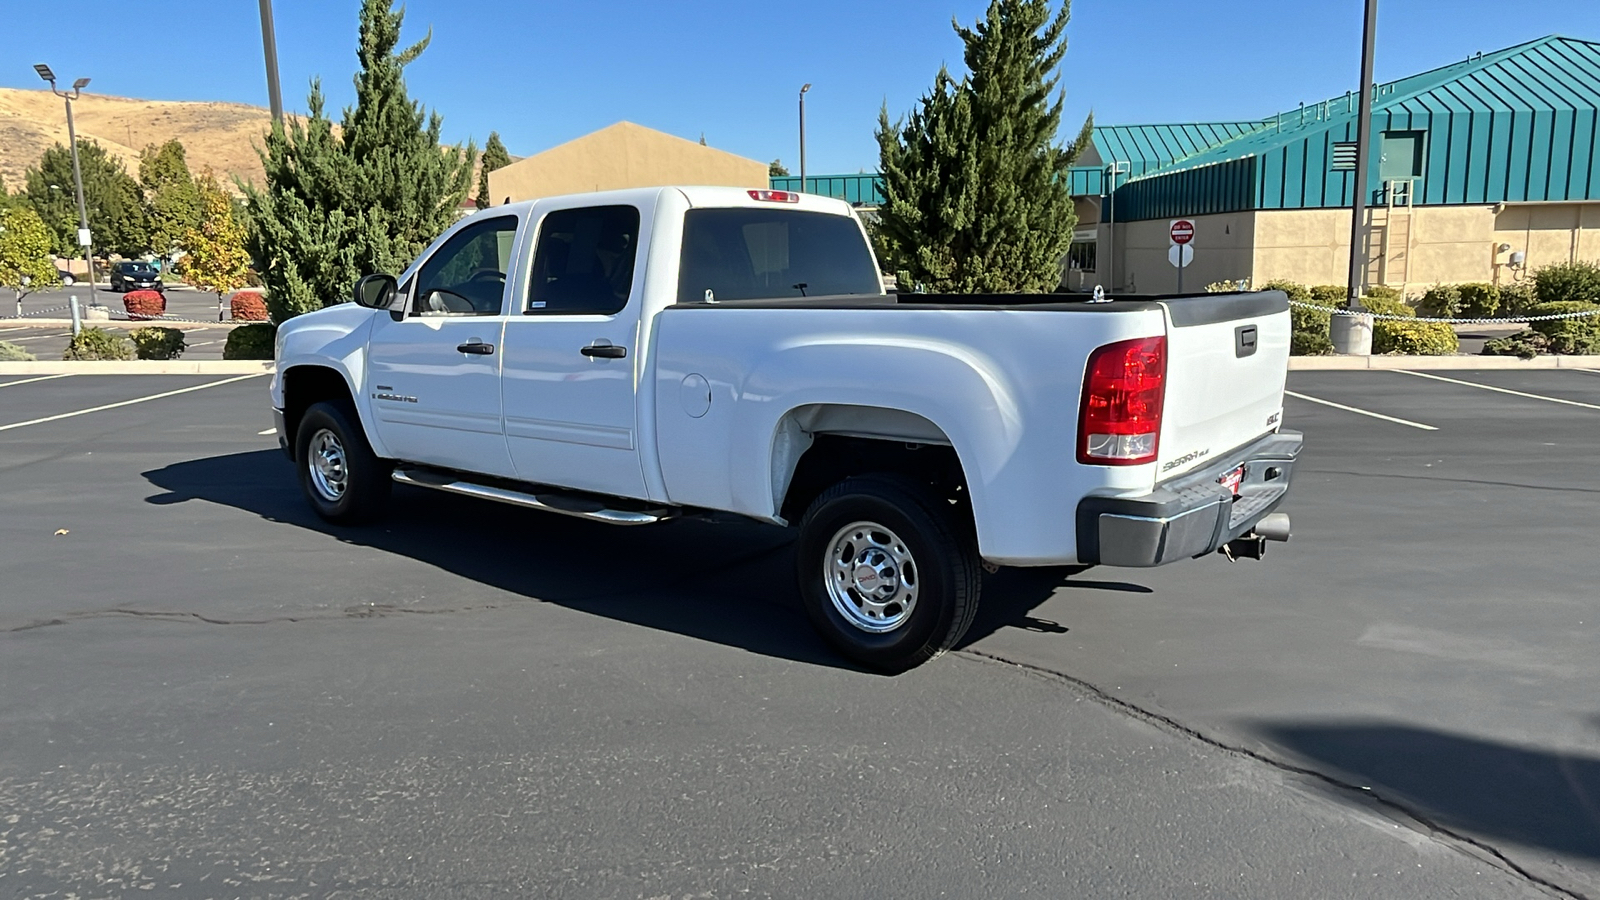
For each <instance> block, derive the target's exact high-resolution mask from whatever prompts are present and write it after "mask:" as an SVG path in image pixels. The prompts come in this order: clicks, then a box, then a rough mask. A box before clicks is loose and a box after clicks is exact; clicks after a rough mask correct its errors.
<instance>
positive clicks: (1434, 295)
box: [1417, 284, 1462, 319]
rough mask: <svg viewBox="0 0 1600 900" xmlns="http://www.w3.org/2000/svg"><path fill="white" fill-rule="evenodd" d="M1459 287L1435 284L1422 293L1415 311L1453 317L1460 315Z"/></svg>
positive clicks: (1443, 317) (1448, 317)
mask: <svg viewBox="0 0 1600 900" xmlns="http://www.w3.org/2000/svg"><path fill="white" fill-rule="evenodd" d="M1461 305H1462V299H1461V289H1460V288H1458V287H1456V286H1455V285H1453V284H1436V285H1434V286H1433V287H1431V288H1428V292H1427V293H1426V294H1423V295H1422V302H1420V303H1418V304H1417V311H1418V312H1420V313H1422V314H1423V315H1425V316H1436V317H1438V318H1441V319H1454V318H1456V317H1457V316H1459V315H1461Z"/></svg>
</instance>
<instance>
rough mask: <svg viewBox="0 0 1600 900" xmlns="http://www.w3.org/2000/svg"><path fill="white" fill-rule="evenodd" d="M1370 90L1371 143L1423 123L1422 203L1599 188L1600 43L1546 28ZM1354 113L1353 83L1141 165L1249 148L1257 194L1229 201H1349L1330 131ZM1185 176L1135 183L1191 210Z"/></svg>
mask: <svg viewBox="0 0 1600 900" xmlns="http://www.w3.org/2000/svg"><path fill="white" fill-rule="evenodd" d="M1375 90H1376V95H1375V97H1374V100H1373V133H1374V143H1375V146H1376V145H1379V144H1380V143H1381V140H1382V136H1383V135H1384V134H1385V133H1386V132H1420V133H1422V134H1423V135H1424V138H1423V141H1424V144H1423V151H1422V155H1423V158H1424V163H1423V168H1422V173H1421V174H1420V175H1419V176H1418V177H1417V178H1416V184H1415V193H1414V202H1415V203H1417V204H1419V205H1430V204H1432V205H1438V204H1448V203H1458V204H1464V203H1473V204H1476V203H1494V202H1499V201H1502V200H1504V201H1508V202H1518V201H1561V200H1595V199H1600V43H1595V42H1592V41H1583V40H1577V39H1575V38H1568V37H1561V36H1559V35H1552V36H1549V37H1544V38H1540V39H1538V40H1535V41H1530V42H1528V43H1525V44H1519V45H1517V46H1514V47H1508V48H1506V49H1504V50H1498V51H1495V52H1494V53H1487V54H1478V55H1476V56H1473V57H1471V58H1468V59H1466V60H1463V61H1461V62H1457V63H1452V64H1450V65H1447V66H1442V67H1440V68H1437V69H1433V70H1430V71H1428V72H1423V73H1420V74H1417V75H1411V76H1408V77H1406V78H1402V79H1399V80H1397V81H1392V82H1388V83H1386V84H1382V85H1379V86H1378V87H1377V88H1376V89H1375ZM1357 117H1358V111H1357V98H1356V97H1355V95H1354V94H1346V95H1344V96H1340V97H1335V98H1332V99H1330V100H1328V101H1325V102H1322V103H1317V104H1313V105H1311V106H1305V107H1297V108H1296V109H1294V110H1291V111H1288V112H1284V113H1280V114H1278V115H1275V116H1272V117H1269V118H1268V119H1266V120H1265V122H1264V123H1263V126H1262V127H1260V128H1258V129H1256V130H1254V131H1250V132H1248V133H1243V134H1240V135H1237V136H1235V137H1233V138H1231V139H1229V140H1226V141H1224V142H1221V143H1218V144H1214V145H1212V146H1210V147H1206V148H1203V149H1202V150H1200V151H1199V152H1197V153H1194V154H1191V155H1189V156H1187V157H1185V158H1181V159H1178V160H1175V161H1174V162H1172V163H1170V164H1167V165H1164V166H1162V167H1161V168H1159V169H1156V170H1154V171H1150V172H1147V174H1146V175H1145V179H1146V180H1160V179H1163V178H1166V177H1168V176H1171V175H1174V174H1176V173H1180V172H1185V171H1190V170H1194V169H1203V168H1206V167H1210V166H1218V165H1222V164H1226V163H1231V162H1233V161H1236V160H1240V159H1247V158H1249V159H1254V160H1256V163H1255V165H1254V168H1253V173H1252V174H1253V177H1254V179H1255V181H1256V189H1255V196H1254V198H1253V199H1252V200H1251V202H1250V203H1249V205H1244V206H1238V205H1234V206H1232V208H1233V209H1303V208H1317V207H1339V206H1348V205H1349V204H1350V202H1351V199H1352V197H1351V192H1352V191H1353V190H1354V185H1355V177H1354V173H1352V172H1336V171H1331V169H1330V166H1329V159H1330V155H1331V152H1332V145H1333V144H1334V143H1335V142H1339V141H1353V140H1355V132H1356V119H1357ZM1375 158H1376V154H1374V159H1375ZM1237 171H1238V170H1237V167H1230V169H1229V172H1230V173H1233V174H1236V173H1237ZM1135 180H1137V175H1135ZM1181 181H1182V185H1183V187H1181V188H1180V184H1179V182H1178V181H1174V182H1173V183H1172V184H1171V185H1168V186H1166V187H1162V186H1158V185H1149V186H1147V187H1145V188H1142V189H1140V190H1139V191H1138V192H1137V193H1138V194H1139V195H1140V196H1141V197H1145V198H1147V199H1149V200H1150V212H1151V215H1152V216H1153V217H1160V216H1165V215H1169V214H1174V213H1173V212H1172V211H1173V210H1174V209H1178V210H1179V211H1178V212H1177V213H1176V214H1194V213H1195V212H1196V211H1194V210H1191V211H1188V212H1184V211H1183V210H1181V209H1180V207H1181V206H1182V205H1183V203H1181V202H1179V201H1180V199H1181V198H1182V197H1185V196H1188V197H1192V196H1193V185H1194V184H1195V183H1196V179H1195V178H1186V179H1182V180H1181ZM1202 181H1203V179H1202ZM1227 181H1228V183H1229V189H1228V190H1227V191H1226V192H1225V193H1226V194H1227V196H1228V197H1229V198H1232V202H1237V198H1238V196H1239V195H1238V192H1237V190H1235V189H1234V187H1235V186H1234V185H1233V183H1232V182H1233V179H1232V178H1229V179H1227ZM1367 190H1368V191H1369V197H1370V198H1371V202H1380V201H1381V199H1382V191H1381V184H1380V182H1379V180H1378V167H1377V166H1376V165H1375V164H1369V172H1368V178H1367ZM1118 199H1119V201H1120V200H1121V199H1122V198H1121V197H1120V196H1119V198H1118ZM1158 199H1159V202H1157V201H1158ZM1175 204H1176V205H1175ZM1206 206H1207V207H1208V208H1209V207H1212V206H1215V204H1214V203H1211V202H1207V203H1206ZM1158 208H1159V209H1160V210H1161V211H1160V212H1159V213H1157V212H1156V210H1157V209H1158ZM1124 210H1127V214H1128V215H1129V216H1130V218H1132V217H1136V216H1137V210H1138V206H1136V205H1135V204H1134V203H1133V202H1131V197H1130V202H1129V203H1127V204H1122V203H1119V209H1118V213H1119V218H1120V217H1121V214H1123V212H1124Z"/></svg>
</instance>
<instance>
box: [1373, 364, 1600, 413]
mask: <svg viewBox="0 0 1600 900" xmlns="http://www.w3.org/2000/svg"><path fill="white" fill-rule="evenodd" d="M1390 371H1392V372H1399V373H1400V374H1401V375H1415V376H1417V377H1418V378H1431V379H1433V380H1434V381H1448V382H1449V383H1451V384H1459V385H1463V386H1465V387H1475V388H1478V389H1479V390H1484V391H1494V392H1495V393H1497V394H1510V395H1511V396H1513V397H1527V398H1528V399H1529V400H1543V401H1545V402H1546V403H1560V404H1561V405H1563V406H1581V407H1583V408H1584V409H1600V406H1596V405H1595V404H1593V403H1580V402H1578V401H1577V400H1563V399H1561V398H1560V397H1546V396H1545V395H1543V394H1530V393H1528V392H1526V391H1513V390H1511V389H1510V388H1503V387H1495V386H1494V385H1492V384H1479V383H1477V382H1476V381H1462V380H1461V379H1459V378H1446V377H1444V376H1443V375H1429V374H1428V373H1426V372H1413V371H1411V370H1410V369H1391V370H1390Z"/></svg>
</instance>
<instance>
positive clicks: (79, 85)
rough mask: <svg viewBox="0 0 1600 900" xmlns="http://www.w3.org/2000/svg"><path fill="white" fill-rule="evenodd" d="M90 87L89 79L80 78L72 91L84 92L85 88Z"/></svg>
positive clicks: (73, 84)
mask: <svg viewBox="0 0 1600 900" xmlns="http://www.w3.org/2000/svg"><path fill="white" fill-rule="evenodd" d="M88 86H89V79H87V78H79V79H78V80H77V81H74V82H73V83H72V89H73V90H75V91H81V90H83V89H84V88H86V87H88Z"/></svg>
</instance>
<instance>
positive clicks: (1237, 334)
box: [1156, 291, 1289, 481]
mask: <svg viewBox="0 0 1600 900" xmlns="http://www.w3.org/2000/svg"><path fill="white" fill-rule="evenodd" d="M1162 305H1163V306H1165V307H1166V309H1167V378H1166V382H1167V395H1166V403H1165V406H1164V412H1163V414H1162V423H1161V446H1160V448H1159V455H1158V456H1157V464H1158V469H1157V474H1156V480H1157V481H1165V480H1167V479H1169V478H1172V477H1173V476H1176V475H1181V474H1183V473H1184V472H1188V471H1190V470H1191V469H1196V468H1199V467H1201V466H1205V465H1210V464H1212V463H1216V462H1219V461H1221V460H1219V459H1218V457H1219V456H1221V455H1223V454H1226V453H1227V452H1228V451H1230V450H1233V449H1236V448H1238V447H1241V446H1243V445H1244V444H1247V443H1249V442H1250V441H1253V440H1255V439H1256V438H1258V437H1261V436H1262V435H1264V434H1266V433H1268V432H1271V431H1276V430H1277V428H1278V426H1279V423H1280V422H1281V420H1282V418H1283V386H1284V380H1285V378H1286V377H1287V375H1288V369H1289V298H1288V297H1287V296H1285V295H1284V293H1283V292H1282V291H1261V292H1257V293H1248V294H1212V295H1207V296H1199V297H1183V298H1174V299H1171V300H1166V301H1163V302H1162Z"/></svg>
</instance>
